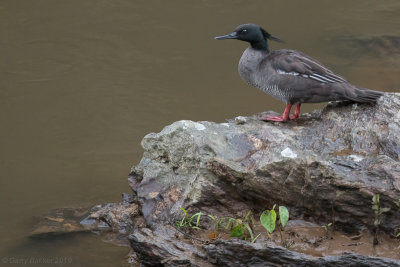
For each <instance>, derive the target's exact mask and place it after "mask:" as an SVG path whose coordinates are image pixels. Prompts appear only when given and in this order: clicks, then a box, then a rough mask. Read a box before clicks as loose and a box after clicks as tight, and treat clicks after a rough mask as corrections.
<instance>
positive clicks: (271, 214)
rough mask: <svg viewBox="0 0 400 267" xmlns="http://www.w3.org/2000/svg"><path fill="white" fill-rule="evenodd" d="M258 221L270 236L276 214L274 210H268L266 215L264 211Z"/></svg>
mask: <svg viewBox="0 0 400 267" xmlns="http://www.w3.org/2000/svg"><path fill="white" fill-rule="evenodd" d="M260 221H261V224H262V226H264V228H265V229H266V230H267V231H268V232H269V233H271V234H272V232H273V231H274V230H275V221H276V212H275V211H274V210H268V211H267V213H265V211H264V212H263V213H262V214H261V216H260Z"/></svg>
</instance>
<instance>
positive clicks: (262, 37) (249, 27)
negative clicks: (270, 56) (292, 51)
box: [214, 23, 282, 50]
mask: <svg viewBox="0 0 400 267" xmlns="http://www.w3.org/2000/svg"><path fill="white" fill-rule="evenodd" d="M214 39H215V40H223V39H237V40H241V41H245V42H249V43H250V44H251V46H252V47H253V48H254V49H258V50H268V42H267V40H268V39H269V40H273V41H277V42H282V41H281V40H280V39H278V38H275V37H273V36H272V35H271V34H269V33H268V32H267V31H266V30H264V29H263V28H261V27H260V26H258V25H257V24H252V23H248V24H242V25H239V26H238V27H236V29H235V30H234V31H233V32H232V33H230V34H227V35H223V36H217V37H214Z"/></svg>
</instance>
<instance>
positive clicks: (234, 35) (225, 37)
mask: <svg viewBox="0 0 400 267" xmlns="http://www.w3.org/2000/svg"><path fill="white" fill-rule="evenodd" d="M236 38H237V33H236V32H232V33H230V34H227V35H222V36H216V37H214V39H215V40H223V39H236Z"/></svg>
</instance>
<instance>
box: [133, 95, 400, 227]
mask: <svg viewBox="0 0 400 267" xmlns="http://www.w3.org/2000/svg"><path fill="white" fill-rule="evenodd" d="M399 109H400V95H399V94H387V95H385V97H382V98H381V99H380V100H379V101H378V104H377V105H376V106H373V105H360V104H342V106H336V107H335V106H328V107H326V108H325V109H324V110H323V111H322V112H321V113H318V112H317V113H314V114H311V115H310V114H309V115H306V116H302V117H301V118H300V119H299V120H295V121H290V122H288V123H266V122H263V121H260V120H258V119H257V116H253V117H248V118H246V120H241V121H245V123H240V124H237V123H235V121H236V120H235V121H232V122H228V123H221V124H218V123H212V122H192V121H179V122H175V123H173V124H172V125H169V126H167V127H165V128H164V129H163V130H162V131H161V132H160V133H152V134H149V135H147V136H146V137H145V138H144V139H143V141H142V146H143V148H144V150H145V152H144V155H143V158H142V160H141V162H140V163H139V165H137V166H135V167H133V168H132V174H131V177H130V178H129V180H130V184H131V186H132V189H133V190H134V192H135V194H136V195H137V197H138V201H139V203H140V205H141V207H142V212H143V215H144V218H145V219H146V222H147V223H148V224H149V225H153V224H154V223H156V224H157V223H159V222H160V221H164V220H165V218H171V216H173V215H174V214H176V213H177V212H178V211H179V208H180V207H185V208H189V209H190V208H196V209H198V210H202V211H203V212H207V213H209V214H237V213H238V212H240V211H243V210H246V209H247V210H248V209H254V210H259V211H261V210H263V209H265V208H266V207H270V206H272V205H273V204H274V203H279V204H281V205H286V206H289V207H291V210H290V211H291V214H293V215H294V216H301V217H306V218H310V219H311V220H316V221H330V220H331V218H332V214H333V213H334V216H335V223H336V225H337V226H342V228H343V229H345V230H347V231H355V232H358V231H360V230H361V229H362V228H364V227H367V228H373V221H374V220H373V216H374V214H373V211H372V209H371V198H372V196H373V195H374V194H378V193H379V194H380V196H381V203H382V205H383V206H385V207H389V208H391V210H390V211H389V212H388V213H386V214H385V219H384V220H383V223H382V225H381V229H383V230H384V231H387V232H390V231H392V230H393V229H395V227H398V225H400V213H399V212H398V206H397V202H398V199H399V198H400V163H399V156H400V142H399V141H398V136H400V113H399V112H398V110H399Z"/></svg>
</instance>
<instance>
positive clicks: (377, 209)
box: [372, 194, 390, 227]
mask: <svg viewBox="0 0 400 267" xmlns="http://www.w3.org/2000/svg"><path fill="white" fill-rule="evenodd" d="M372 209H373V210H374V213H375V220H374V225H375V226H376V227H379V225H380V224H381V223H382V214H383V213H385V212H388V211H389V210H390V208H382V207H381V204H380V200H379V194H376V195H374V196H373V197H372Z"/></svg>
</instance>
